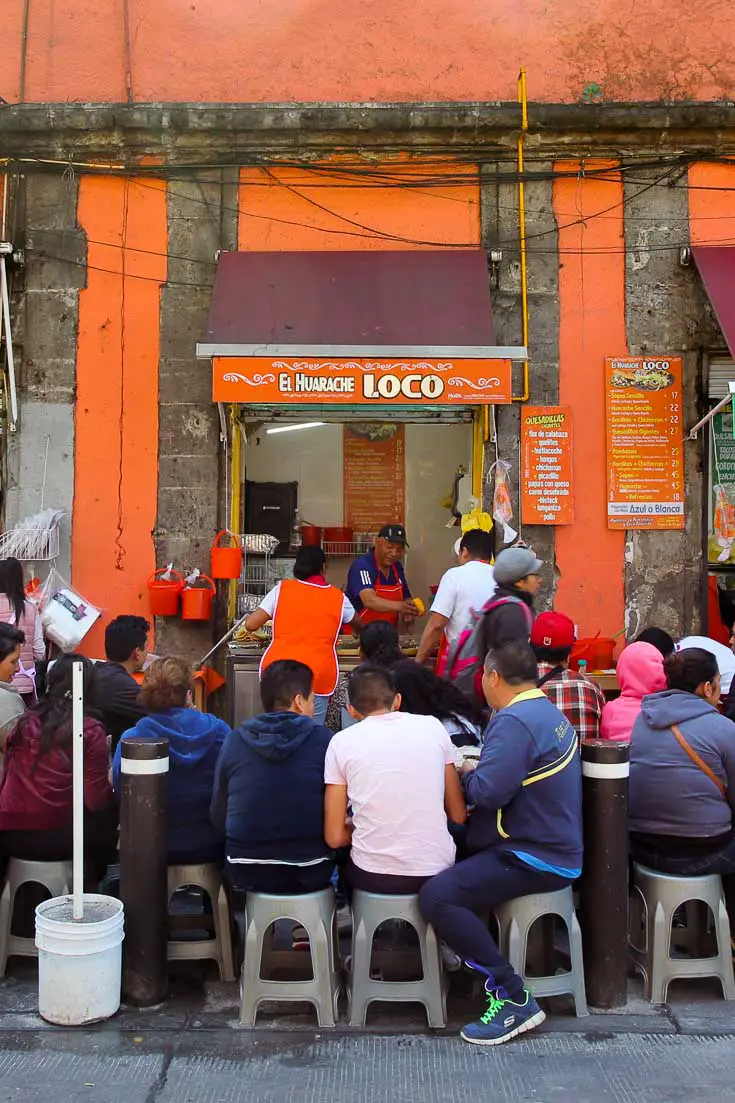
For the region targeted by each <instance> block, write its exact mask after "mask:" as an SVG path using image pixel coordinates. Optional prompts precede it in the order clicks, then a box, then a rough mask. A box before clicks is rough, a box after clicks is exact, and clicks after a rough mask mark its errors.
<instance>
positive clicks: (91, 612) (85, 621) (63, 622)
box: [38, 567, 101, 651]
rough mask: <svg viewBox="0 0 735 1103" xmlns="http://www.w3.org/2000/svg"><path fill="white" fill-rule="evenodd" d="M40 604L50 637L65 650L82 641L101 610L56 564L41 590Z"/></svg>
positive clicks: (47, 633)
mask: <svg viewBox="0 0 735 1103" xmlns="http://www.w3.org/2000/svg"><path fill="white" fill-rule="evenodd" d="M38 607H39V609H40V610H41V625H42V627H43V630H44V632H45V634H46V637H47V638H48V639H50V640H51V641H52V642H53V643H55V644H57V646H58V647H60V648H61V650H62V651H73V650H74V649H75V648H76V647H78V646H79V644H80V643H81V642H82V640H83V639H84V637H85V636H86V635H87V632H89V630H90V628H91V627H92V625H93V624H94V623H95V621H96V620H98V619H99V617H100V614H101V610H100V609H98V608H97V607H96V606H95V605H91V604H90V603H89V602H88V601H86V600H85V598H83V597H82V595H81V594H80V593H78V591H77V590H73V589H72V587H71V586H70V585H69V583H68V582H67V581H66V579H64V578H62V576H61V575H60V574H59V572H58V571H57V570H56V568H55V567H52V569H51V570H50V572H49V575H48V578H47V579H46V580H45V582H44V583H43V586H42V587H41V589H40V591H39V598H38Z"/></svg>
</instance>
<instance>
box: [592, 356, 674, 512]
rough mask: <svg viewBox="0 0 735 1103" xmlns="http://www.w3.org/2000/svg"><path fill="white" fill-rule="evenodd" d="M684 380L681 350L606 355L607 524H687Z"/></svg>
mask: <svg viewBox="0 0 735 1103" xmlns="http://www.w3.org/2000/svg"><path fill="white" fill-rule="evenodd" d="M681 385H682V370H681V358H680V357H678V356H670V357H663V356H645V357H630V356H616V357H609V358H608V359H607V360H606V361H605V401H606V423H607V524H608V528H611V529H683V528H684V523H685V522H684V444H683V433H682V420H681V419H682V406H683V403H682V391H681Z"/></svg>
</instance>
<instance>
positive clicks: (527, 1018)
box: [460, 988, 546, 1046]
mask: <svg viewBox="0 0 735 1103" xmlns="http://www.w3.org/2000/svg"><path fill="white" fill-rule="evenodd" d="M486 991H487V998H488V1005H487V1011H486V1012H485V1014H484V1015H481V1016H480V1018H479V1019H478V1020H477V1022H475V1023H468V1024H467V1026H463V1027H462V1030H461V1031H460V1037H461V1038H464V1040H465V1042H472V1044H473V1045H476V1046H499V1045H501V1044H502V1043H503V1042H509V1041H510V1039H511V1038H515V1037H516V1035H518V1034H525V1032H526V1031H527V1030H533V1028H534V1027H535V1026H540V1025H541V1023H542V1022H543V1021H544V1019H545V1018H546V1015H545V1014H544V1012H543V1011H542V1010H541V1008H540V1007H539V1005H538V1004H537V1003H536V1001H535V999H534V998H533V996H532V995H531V993H530V992H528V991H524V996H525V999H524V1000H523V1001H522V1002H520V1003H516V1002H515V1000H511V999H510V998H509V996H508V993H507V992H506V991H505V989H504V988H490V989H486Z"/></svg>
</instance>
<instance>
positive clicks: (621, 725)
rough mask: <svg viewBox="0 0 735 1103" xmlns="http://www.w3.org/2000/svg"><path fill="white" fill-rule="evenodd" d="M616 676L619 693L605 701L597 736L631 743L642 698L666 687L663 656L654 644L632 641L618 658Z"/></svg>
mask: <svg viewBox="0 0 735 1103" xmlns="http://www.w3.org/2000/svg"><path fill="white" fill-rule="evenodd" d="M617 676H618V685H619V686H620V696H619V697H618V698H617V699H616V700H615V701H608V703H607V704H606V705H605V708H604V710H603V713H602V723H601V725H600V738H601V739H617V740H620V741H621V742H625V743H630V737H631V733H632V731H633V725H634V724H635V722H636V720H637V719H638V714H639V713H640V711H641V702H642V701H643V698H644V697H645V696H646V694H648V693H658V692H659V691H660V690H662V689H666V675H665V674H664V657H663V655H662V654H661V652H660V651H659V650H658V648H657V647H654V646H653V644H650V643H632V644H631V645H630V646H629V647H626V648H625V650H624V651H623V653H622V654H621V656H620V658H619V659H618V666H617Z"/></svg>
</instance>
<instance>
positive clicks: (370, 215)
mask: <svg viewBox="0 0 735 1103" xmlns="http://www.w3.org/2000/svg"><path fill="white" fill-rule="evenodd" d="M353 168H354V166H353ZM348 171H349V170H347V169H346V168H344V167H342V168H340V166H339V165H337V164H335V165H334V166H330V167H329V169H328V170H326V169H325V171H317V170H308V169H268V170H264V169H243V170H242V171H241V173H240V217H239V226H238V248H239V249H248V250H254V251H270V250H279V249H283V250H292V249H325V250H326V249H339V250H345V249H418V248H422V247H425V248H431V247H432V246H435V245H437V244H438V245H457V246H459V247H462V246H463V247H465V248H472V247H474V246H478V245H479V244H480V191H479V177H478V170H477V168H476V167H475V166H474V165H459V164H454V163H452V162H446V163H444V164H434V165H432V166H429V167H424V168H417V167H413V166H410V165H382V166H380V165H373V166H368V165H364V166H362V171H363V172H365V173H369V174H370V175H369V177H368V178H363V179H364V183H363V181H362V180H361V178H360V177H356V176H355V175H349V174H348ZM447 177H450V178H451V181H450V182H448V183H445V182H444V181H445V180H446V178H447ZM401 184H404V185H405V184H409V185H417V186H405V187H401V186H400V185H401Z"/></svg>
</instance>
